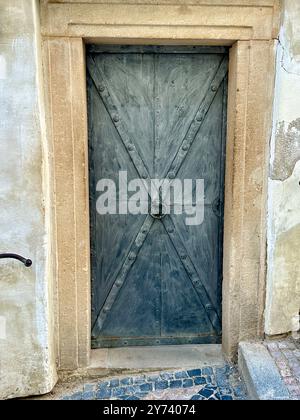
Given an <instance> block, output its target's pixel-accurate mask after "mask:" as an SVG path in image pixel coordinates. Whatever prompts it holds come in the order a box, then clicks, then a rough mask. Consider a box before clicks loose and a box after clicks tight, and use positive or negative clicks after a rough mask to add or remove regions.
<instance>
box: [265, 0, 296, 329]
mask: <svg viewBox="0 0 300 420" xmlns="http://www.w3.org/2000/svg"><path fill="white" fill-rule="evenodd" d="M268 220H269V232H268V285H267V306H266V327H265V329H266V334H268V335H276V334H283V333H287V332H296V331H298V329H299V310H300V259H299V249H300V1H299V0H285V2H284V16H283V24H282V28H281V33H280V40H279V45H278V56H277V80H276V87H275V105H274V123H273V136H272V140H271V169H270V179H269V219H268Z"/></svg>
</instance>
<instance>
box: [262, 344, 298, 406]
mask: <svg viewBox="0 0 300 420" xmlns="http://www.w3.org/2000/svg"><path fill="white" fill-rule="evenodd" d="M264 345H265V347H266V348H267V349H268V351H269V353H270V355H271V356H272V358H273V360H274V361H275V363H276V365H277V368H278V370H279V373H280V375H281V378H282V380H283V382H284V383H285V385H286V387H287V389H288V391H289V393H290V396H291V399H292V400H300V339H293V338H292V337H291V338H289V339H285V340H277V341H273V340H272V341H266V342H265V343H264Z"/></svg>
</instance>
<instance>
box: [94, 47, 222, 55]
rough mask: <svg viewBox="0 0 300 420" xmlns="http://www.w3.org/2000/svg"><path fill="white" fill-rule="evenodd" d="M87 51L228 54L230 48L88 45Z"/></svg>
mask: <svg viewBox="0 0 300 420" xmlns="http://www.w3.org/2000/svg"><path fill="white" fill-rule="evenodd" d="M87 51H88V52H90V53H95V54H97V53H111V54H227V53H228V48H226V47H203V46H184V45H179V46H171V45H170V46H160V45H88V46H87Z"/></svg>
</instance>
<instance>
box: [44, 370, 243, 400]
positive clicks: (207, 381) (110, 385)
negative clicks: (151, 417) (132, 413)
mask: <svg viewBox="0 0 300 420" xmlns="http://www.w3.org/2000/svg"><path fill="white" fill-rule="evenodd" d="M52 399H60V400H175V401H176V400H177V401H180V400H183V401H184V400H185V401H186V400H215V401H216V400H222V401H231V400H245V399H247V395H246V391H245V386H244V384H243V382H242V381H241V379H240V377H239V374H238V370H237V368H236V367H234V366H230V365H224V366H223V367H206V368H201V369H200V368H199V369H190V370H180V371H173V372H169V371H162V372H158V373H154V374H145V375H136V376H134V375H132V376H127V377H115V378H109V379H106V380H101V381H92V382H83V383H82V384H81V386H79V387H77V389H76V390H74V389H73V391H72V392H69V393H67V394H66V393H64V395H63V394H62V393H60V395H55V393H54V394H53V396H52Z"/></svg>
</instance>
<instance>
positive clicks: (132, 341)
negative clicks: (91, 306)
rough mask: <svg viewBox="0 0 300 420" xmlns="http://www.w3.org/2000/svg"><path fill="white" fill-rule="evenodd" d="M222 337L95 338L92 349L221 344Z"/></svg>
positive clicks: (210, 335) (203, 335)
mask: <svg viewBox="0 0 300 420" xmlns="http://www.w3.org/2000/svg"><path fill="white" fill-rule="evenodd" d="M221 343H222V336H221V335H214V334H199V335H191V336H181V337H171V336H170V337H141V338H132V337H130V338H119V337H118V338H116V337H97V338H95V339H93V340H92V348H93V349H97V348H117V347H133V346H161V345H162V346H163V345H165V346H168V345H185V344H221Z"/></svg>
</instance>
